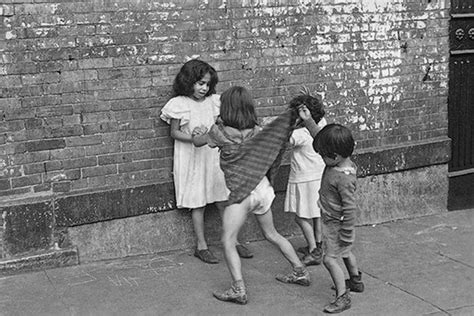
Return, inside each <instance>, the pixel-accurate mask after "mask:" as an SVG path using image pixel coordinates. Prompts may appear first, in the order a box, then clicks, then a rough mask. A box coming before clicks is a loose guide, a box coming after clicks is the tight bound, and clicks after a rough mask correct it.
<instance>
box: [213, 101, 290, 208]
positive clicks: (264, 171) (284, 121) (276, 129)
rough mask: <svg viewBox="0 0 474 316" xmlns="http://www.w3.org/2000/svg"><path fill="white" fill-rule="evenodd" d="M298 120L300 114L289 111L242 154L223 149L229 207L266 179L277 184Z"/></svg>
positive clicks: (246, 145) (246, 144)
mask: <svg viewBox="0 0 474 316" xmlns="http://www.w3.org/2000/svg"><path fill="white" fill-rule="evenodd" d="M297 117H298V114H297V112H296V110H294V109H288V110H287V111H285V112H284V113H282V114H280V115H279V116H278V117H277V118H276V119H275V120H273V121H272V122H271V123H269V124H267V125H265V126H264V127H263V129H262V130H261V131H260V132H259V133H258V134H257V135H255V136H254V137H252V138H250V139H247V140H245V141H244V142H242V143H241V144H240V145H239V148H238V150H232V151H230V152H226V151H225V150H223V148H220V149H221V155H220V158H221V159H220V165H221V168H222V170H223V171H224V175H225V180H226V185H227V187H228V189H229V190H230V195H229V200H228V203H229V204H234V203H240V202H241V201H242V200H244V199H245V198H246V197H247V196H249V195H250V193H251V192H252V191H253V190H254V189H255V188H256V187H257V185H258V184H259V183H260V181H261V180H262V179H263V177H264V176H267V178H268V180H269V181H270V183H271V184H273V180H274V178H275V175H276V173H277V172H278V168H279V167H280V163H281V159H282V155H283V153H284V152H285V149H286V146H287V144H288V140H289V138H290V135H291V132H292V131H293V126H294V124H295V122H296V119H297Z"/></svg>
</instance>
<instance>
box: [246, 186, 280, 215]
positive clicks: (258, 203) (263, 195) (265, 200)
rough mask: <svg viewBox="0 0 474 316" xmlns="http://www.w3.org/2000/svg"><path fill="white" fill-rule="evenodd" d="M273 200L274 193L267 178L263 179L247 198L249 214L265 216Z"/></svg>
mask: <svg viewBox="0 0 474 316" xmlns="http://www.w3.org/2000/svg"><path fill="white" fill-rule="evenodd" d="M274 198H275V192H274V191H273V187H272V185H271V184H270V181H268V179H267V177H263V179H262V181H260V183H259V184H258V185H257V187H256V188H255V189H254V190H253V191H252V192H251V193H250V195H249V196H248V199H250V201H249V206H250V207H249V212H252V213H253V214H255V215H263V214H265V213H266V212H268V210H269V209H270V207H271V206H272V202H273V199H274Z"/></svg>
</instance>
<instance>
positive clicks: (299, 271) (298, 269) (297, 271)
mask: <svg viewBox="0 0 474 316" xmlns="http://www.w3.org/2000/svg"><path fill="white" fill-rule="evenodd" d="M293 272H295V274H296V275H303V274H304V273H305V272H306V268H305V267H295V268H293Z"/></svg>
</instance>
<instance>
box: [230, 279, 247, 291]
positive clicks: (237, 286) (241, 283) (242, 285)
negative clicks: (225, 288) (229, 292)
mask: <svg viewBox="0 0 474 316" xmlns="http://www.w3.org/2000/svg"><path fill="white" fill-rule="evenodd" d="M232 287H233V288H235V289H239V290H240V289H245V283H244V280H236V281H234V282H232Z"/></svg>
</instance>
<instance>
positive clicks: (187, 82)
mask: <svg viewBox="0 0 474 316" xmlns="http://www.w3.org/2000/svg"><path fill="white" fill-rule="evenodd" d="M207 73H209V74H210V76H211V81H210V82H209V91H208V92H207V93H206V97H207V96H210V95H211V94H214V93H216V85H217V82H218V81H219V78H218V77H217V72H216V70H215V69H214V68H213V67H212V66H211V65H209V64H208V63H206V62H204V61H202V60H199V59H192V60H190V61H188V62H186V63H185V64H184V65H183V66H182V67H181V69H180V70H179V73H178V74H177V75H176V78H174V82H173V97H176V96H180V95H182V96H186V97H190V96H192V95H193V93H194V84H195V83H196V82H198V81H199V80H201V79H202V78H203V77H204V76H205V75H206V74H207Z"/></svg>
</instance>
